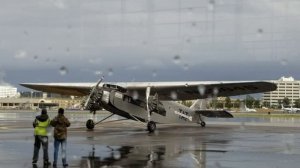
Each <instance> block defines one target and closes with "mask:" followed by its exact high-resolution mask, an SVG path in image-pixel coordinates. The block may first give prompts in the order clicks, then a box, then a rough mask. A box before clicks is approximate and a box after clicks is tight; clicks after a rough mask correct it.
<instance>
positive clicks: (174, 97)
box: [170, 91, 177, 100]
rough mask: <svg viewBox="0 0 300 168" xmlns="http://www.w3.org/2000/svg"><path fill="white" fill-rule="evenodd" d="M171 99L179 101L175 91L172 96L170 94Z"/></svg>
mask: <svg viewBox="0 0 300 168" xmlns="http://www.w3.org/2000/svg"><path fill="white" fill-rule="evenodd" d="M170 96H171V98H172V99H173V100H176V99H177V93H176V92H175V91H172V92H171V94H170Z"/></svg>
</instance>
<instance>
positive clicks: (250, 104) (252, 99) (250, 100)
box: [245, 95, 255, 108]
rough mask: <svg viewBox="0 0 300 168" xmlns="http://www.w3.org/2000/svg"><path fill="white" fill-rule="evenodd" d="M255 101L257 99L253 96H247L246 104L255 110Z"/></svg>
mask: <svg viewBox="0 0 300 168" xmlns="http://www.w3.org/2000/svg"><path fill="white" fill-rule="evenodd" d="M254 101H255V99H254V98H253V97H252V96H250V95H247V96H246V99H245V104H246V106H247V107H248V108H253V104H254Z"/></svg>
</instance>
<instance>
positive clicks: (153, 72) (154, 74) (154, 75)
mask: <svg viewBox="0 0 300 168" xmlns="http://www.w3.org/2000/svg"><path fill="white" fill-rule="evenodd" d="M156 76H157V72H156V70H153V71H152V77H153V78H155V77H156Z"/></svg>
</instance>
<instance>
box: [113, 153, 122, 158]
mask: <svg viewBox="0 0 300 168" xmlns="http://www.w3.org/2000/svg"><path fill="white" fill-rule="evenodd" d="M113 157H114V159H115V160H119V159H120V158H121V155H120V153H117V152H114V153H113Z"/></svg>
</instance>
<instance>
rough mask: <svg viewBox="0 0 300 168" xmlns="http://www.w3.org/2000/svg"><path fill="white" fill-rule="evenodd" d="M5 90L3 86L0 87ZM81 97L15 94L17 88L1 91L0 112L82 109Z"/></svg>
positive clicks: (37, 93)
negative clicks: (60, 108) (11, 110)
mask: <svg viewBox="0 0 300 168" xmlns="http://www.w3.org/2000/svg"><path fill="white" fill-rule="evenodd" d="M1 88H5V87H4V86H0V89H1ZM82 100H83V99H82V97H73V96H62V95H58V94H50V93H44V92H37V91H26V92H20V93H18V92H17V88H5V89H3V90H1V97H0V110H9V109H19V110H38V109H41V108H46V109H49V110H51V109H57V108H59V107H62V108H65V109H74V110H75V109H82V105H81V104H82Z"/></svg>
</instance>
